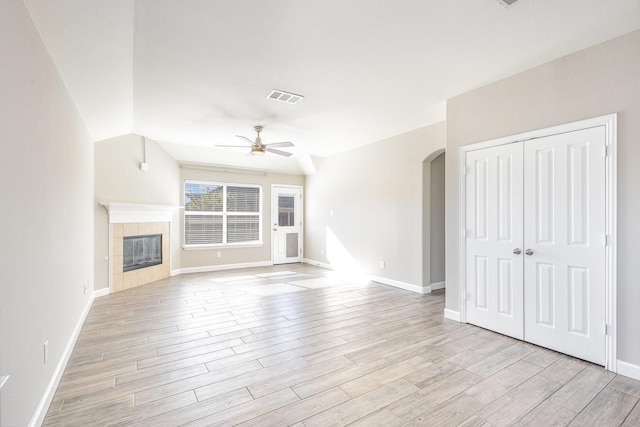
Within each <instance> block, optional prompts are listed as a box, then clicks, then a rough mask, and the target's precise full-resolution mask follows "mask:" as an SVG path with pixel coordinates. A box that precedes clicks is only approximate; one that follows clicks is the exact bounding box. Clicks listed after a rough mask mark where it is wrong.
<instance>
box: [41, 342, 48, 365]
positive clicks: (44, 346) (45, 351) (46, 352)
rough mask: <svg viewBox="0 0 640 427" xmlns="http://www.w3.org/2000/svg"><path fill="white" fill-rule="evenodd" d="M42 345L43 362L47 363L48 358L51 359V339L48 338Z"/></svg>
mask: <svg viewBox="0 0 640 427" xmlns="http://www.w3.org/2000/svg"><path fill="white" fill-rule="evenodd" d="M42 347H43V348H42V358H43V362H44V363H45V364H46V363H47V360H49V340H46V341H45V342H44V345H43V346H42Z"/></svg>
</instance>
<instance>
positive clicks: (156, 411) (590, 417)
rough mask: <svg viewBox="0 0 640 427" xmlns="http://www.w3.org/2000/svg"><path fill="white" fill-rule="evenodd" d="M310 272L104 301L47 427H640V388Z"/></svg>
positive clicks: (429, 309)
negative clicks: (235, 426)
mask: <svg viewBox="0 0 640 427" xmlns="http://www.w3.org/2000/svg"><path fill="white" fill-rule="evenodd" d="M443 309H444V294H443V292H442V291H439V292H435V293H433V294H431V295H419V294H415V293H411V292H408V291H403V290H400V289H396V288H392V287H388V286H384V285H381V284H377V283H373V282H369V281H366V280H357V279H349V278H345V277H342V276H340V275H339V274H337V273H335V272H332V271H329V270H325V269H321V268H317V267H312V266H309V265H302V264H293V265H285V266H276V267H269V268H259V269H246V270H235V271H224V272H216V273H206V274H194V275H183V276H178V277H174V278H171V279H167V280H162V281H159V282H155V283H151V284H148V285H144V286H141V287H139V288H135V289H130V290H127V291H123V292H120V293H117V294H113V295H109V296H105V297H102V298H99V299H97V300H96V301H95V303H94V305H93V307H92V309H91V311H90V313H89V314H88V317H87V319H86V322H85V324H84V327H83V329H82V331H81V333H80V336H79V338H78V341H77V344H76V346H75V348H74V350H73V353H72V356H71V359H70V361H69V364H68V366H67V368H66V371H65V372H64V375H63V377H62V380H61V382H60V385H59V387H58V389H57V392H56V394H55V397H54V399H53V402H52V404H51V406H50V408H49V410H48V413H47V416H46V418H45V422H44V425H47V426H57V425H60V426H99V425H117V426H129V425H130V426H178V425H188V426H232V425H242V426H290V425H294V426H296V427H303V426H307V427H311V426H322V427H326V426H338V425H352V426H385V427H387V426H401V425H427V426H441V425H442V426H458V425H461V426H468V427H472V426H474V427H479V426H503V425H516V426H551V425H558V426H561V425H571V426H589V425H594V426H606V425H612V426H618V425H625V426H638V425H640V404H638V400H639V399H640V382H638V381H635V380H632V379H629V378H626V377H623V376H618V375H615V374H613V373H611V372H608V371H606V370H604V369H603V368H601V367H599V366H595V365H592V364H589V363H586V362H584V361H581V360H577V359H574V358H571V357H568V356H564V355H561V354H558V353H555V352H553V351H549V350H545V349H542V348H540V347H536V346H534V345H530V344H527V343H523V342H520V341H517V340H514V339H511V338H507V337H505V336H502V335H499V334H495V333H493V332H489V331H487V330H484V329H481V328H477V327H474V326H471V325H466V324H460V323H457V322H454V321H450V320H447V319H444V318H443Z"/></svg>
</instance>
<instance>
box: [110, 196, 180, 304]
mask: <svg viewBox="0 0 640 427" xmlns="http://www.w3.org/2000/svg"><path fill="white" fill-rule="evenodd" d="M103 206H105V208H106V209H107V211H108V212H109V235H110V248H109V252H110V254H111V255H110V259H111V267H110V273H109V276H110V277H109V283H110V288H111V292H119V291H122V290H125V289H130V288H135V287H136V286H140V285H144V284H145V283H149V282H153V281H156V280H160V279H164V278H167V277H169V275H170V271H171V270H170V254H171V249H170V242H171V216H172V213H173V211H174V209H175V208H174V207H172V206H155V205H133V204H124V203H109V204H103ZM134 237H136V239H133V238H134ZM154 237H155V238H154ZM125 241H126V243H125ZM160 242H161V243H160ZM158 244H160V245H161V247H159V248H158V247H155V245H158ZM125 246H126V250H125ZM125 251H126V252H127V253H126V258H127V261H126V264H127V265H126V266H125ZM158 253H159V255H160V262H159V263H158V262H156V261H153V260H151V259H152V258H154V257H155V256H158ZM132 257H134V258H136V259H133V260H132Z"/></svg>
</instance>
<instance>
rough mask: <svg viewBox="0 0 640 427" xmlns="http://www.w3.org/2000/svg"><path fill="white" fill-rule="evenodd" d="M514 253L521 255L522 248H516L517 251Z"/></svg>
mask: <svg viewBox="0 0 640 427" xmlns="http://www.w3.org/2000/svg"><path fill="white" fill-rule="evenodd" d="M513 253H514V254H515V255H520V254H521V253H522V249H520V248H515V249H514V250H513Z"/></svg>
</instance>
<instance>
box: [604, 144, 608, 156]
mask: <svg viewBox="0 0 640 427" xmlns="http://www.w3.org/2000/svg"><path fill="white" fill-rule="evenodd" d="M604 156H605V157H609V146H608V145H605V146H604Z"/></svg>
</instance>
